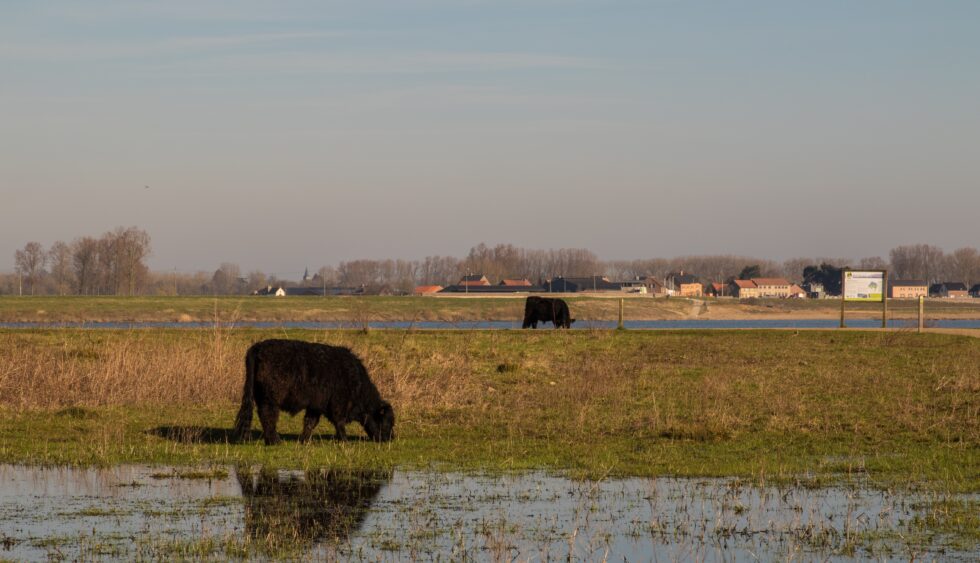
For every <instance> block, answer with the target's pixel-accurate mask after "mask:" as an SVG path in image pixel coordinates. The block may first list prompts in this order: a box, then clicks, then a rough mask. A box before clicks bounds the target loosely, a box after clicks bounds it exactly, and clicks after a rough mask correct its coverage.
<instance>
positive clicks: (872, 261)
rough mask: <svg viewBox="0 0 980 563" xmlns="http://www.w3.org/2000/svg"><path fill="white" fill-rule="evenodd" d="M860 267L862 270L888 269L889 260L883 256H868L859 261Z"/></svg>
mask: <svg viewBox="0 0 980 563" xmlns="http://www.w3.org/2000/svg"><path fill="white" fill-rule="evenodd" d="M858 268H860V269H862V270H887V269H888V262H885V259H884V258H882V257H881V256H868V257H866V258H862V259H860V260H859V261H858Z"/></svg>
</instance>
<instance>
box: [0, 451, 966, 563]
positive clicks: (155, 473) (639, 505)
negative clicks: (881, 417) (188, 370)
mask: <svg viewBox="0 0 980 563" xmlns="http://www.w3.org/2000/svg"><path fill="white" fill-rule="evenodd" d="M936 500H939V499H937V498H936V497H932V496H929V495H893V494H889V493H886V492H881V491H874V490H864V489H856V488H839V487H830V488H807V487H801V486H795V487H770V486H755V485H749V484H747V483H744V482H740V481H738V480H733V479H698V480H685V479H670V478H658V479H624V480H602V481H575V480H569V479H565V478H561V477H555V476H549V475H545V474H541V473H532V474H522V475H514V476H503V477H499V476H492V477H491V476H481V475H464V474H452V473H427V472H408V471H395V472H393V473H386V472H366V473H365V472H360V473H352V472H349V471H331V470H314V471H281V470H279V471H271V470H262V469H261V468H244V467H237V468H236V467H217V468H161V467H145V466H122V467H113V468H108V469H67V468H37V467H22V466H0V559H18V560H20V559H25V560H45V559H78V558H81V559H134V558H140V559H168V560H169V559H178V558H192V559H200V558H214V559H227V558H257V559H270V558H274V559H278V558H297V559H304V560H335V559H343V560H351V559H353V560H371V561H375V560H415V559H424V560H430V559H435V558H441V559H447V558H448V559H452V560H460V559H479V560H528V559H533V560H549V559H562V560H566V559H568V558H569V557H571V559H573V560H602V559H607V560H610V561H613V560H616V561H623V560H627V561H648V560H665V561H671V560H691V559H697V560H724V561H729V560H735V561H742V560H744V561H754V560H758V559H760V558H761V559H763V560H771V559H776V558H779V559H786V558H794V559H804V560H810V559H831V560H838V559H839V560H847V559H851V558H867V557H872V558H884V559H902V560H904V559H909V558H926V559H931V558H942V559H947V560H949V559H954V560H955V559H962V560H974V559H975V558H976V557H977V555H978V553H977V552H976V551H975V549H976V546H975V545H971V544H970V543H969V542H964V541H963V540H962V538H958V537H954V536H950V535H949V534H948V533H947V534H944V533H943V532H939V533H924V532H923V530H922V529H921V528H920V527H917V525H916V522H921V521H922V520H923V519H924V517H925V515H926V512H927V511H928V507H929V506H930V503H932V502H935V501H936ZM942 500H946V501H948V500H949V499H948V498H947V499H942ZM955 500H957V501H964V502H967V503H973V504H969V506H977V504H976V503H977V500H978V497H977V496H972V497H963V498H960V499H955ZM925 532H930V531H929V530H925Z"/></svg>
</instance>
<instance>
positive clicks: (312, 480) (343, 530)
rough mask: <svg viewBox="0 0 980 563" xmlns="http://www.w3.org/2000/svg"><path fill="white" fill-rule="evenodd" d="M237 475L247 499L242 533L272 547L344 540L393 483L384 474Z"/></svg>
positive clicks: (241, 471) (239, 470) (267, 472)
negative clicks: (293, 543) (376, 499)
mask: <svg viewBox="0 0 980 563" xmlns="http://www.w3.org/2000/svg"><path fill="white" fill-rule="evenodd" d="M235 473H236V476H237V478H238V483H239V484H240V485H241V487H242V496H243V497H244V500H245V532H246V533H247V534H248V535H249V536H250V537H252V538H254V539H257V540H261V541H262V542H264V543H266V544H270V546H275V545H276V544H282V543H284V542H289V543H292V542H297V541H299V542H304V543H318V542H323V541H328V542H337V541H343V540H345V539H347V537H348V536H350V534H352V533H353V532H356V531H357V530H358V529H359V528H360V527H361V524H363V522H364V519H365V518H366V517H367V513H368V510H369V509H370V508H371V504H372V503H373V502H374V499H375V498H376V497H377V496H378V493H379V492H381V489H382V488H384V486H385V485H386V484H387V483H388V481H390V480H391V473H390V472H384V471H342V470H330V469H321V470H311V471H305V472H304V471H276V470H268V469H262V470H256V471H253V470H251V469H249V468H242V467H239V468H236V472H235Z"/></svg>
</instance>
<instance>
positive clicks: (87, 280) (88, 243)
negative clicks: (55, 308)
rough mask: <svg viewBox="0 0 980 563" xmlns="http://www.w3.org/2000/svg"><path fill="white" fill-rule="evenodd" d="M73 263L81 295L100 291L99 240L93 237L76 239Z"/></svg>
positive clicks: (72, 249)
mask: <svg viewBox="0 0 980 563" xmlns="http://www.w3.org/2000/svg"><path fill="white" fill-rule="evenodd" d="M71 253H72V257H71V264H72V271H73V273H74V278H75V284H76V286H75V287H76V289H75V292H76V293H78V294H79V295H92V294H94V293H96V292H97V291H98V284H99V279H100V278H101V277H102V276H101V274H100V273H99V241H98V240H96V239H94V238H92V237H82V238H79V239H75V241H74V242H73V243H72V245H71Z"/></svg>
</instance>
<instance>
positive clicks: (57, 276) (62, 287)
mask: <svg viewBox="0 0 980 563" xmlns="http://www.w3.org/2000/svg"><path fill="white" fill-rule="evenodd" d="M48 263H49V264H51V277H53V278H54V283H55V286H56V287H57V289H58V295H64V294H65V293H67V292H68V291H69V290H70V289H71V286H72V283H73V281H74V280H73V276H72V252H71V247H69V246H68V245H67V244H65V243H64V242H62V241H60V240H59V241H57V242H55V243H54V244H52V245H51V248H50V249H48Z"/></svg>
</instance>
